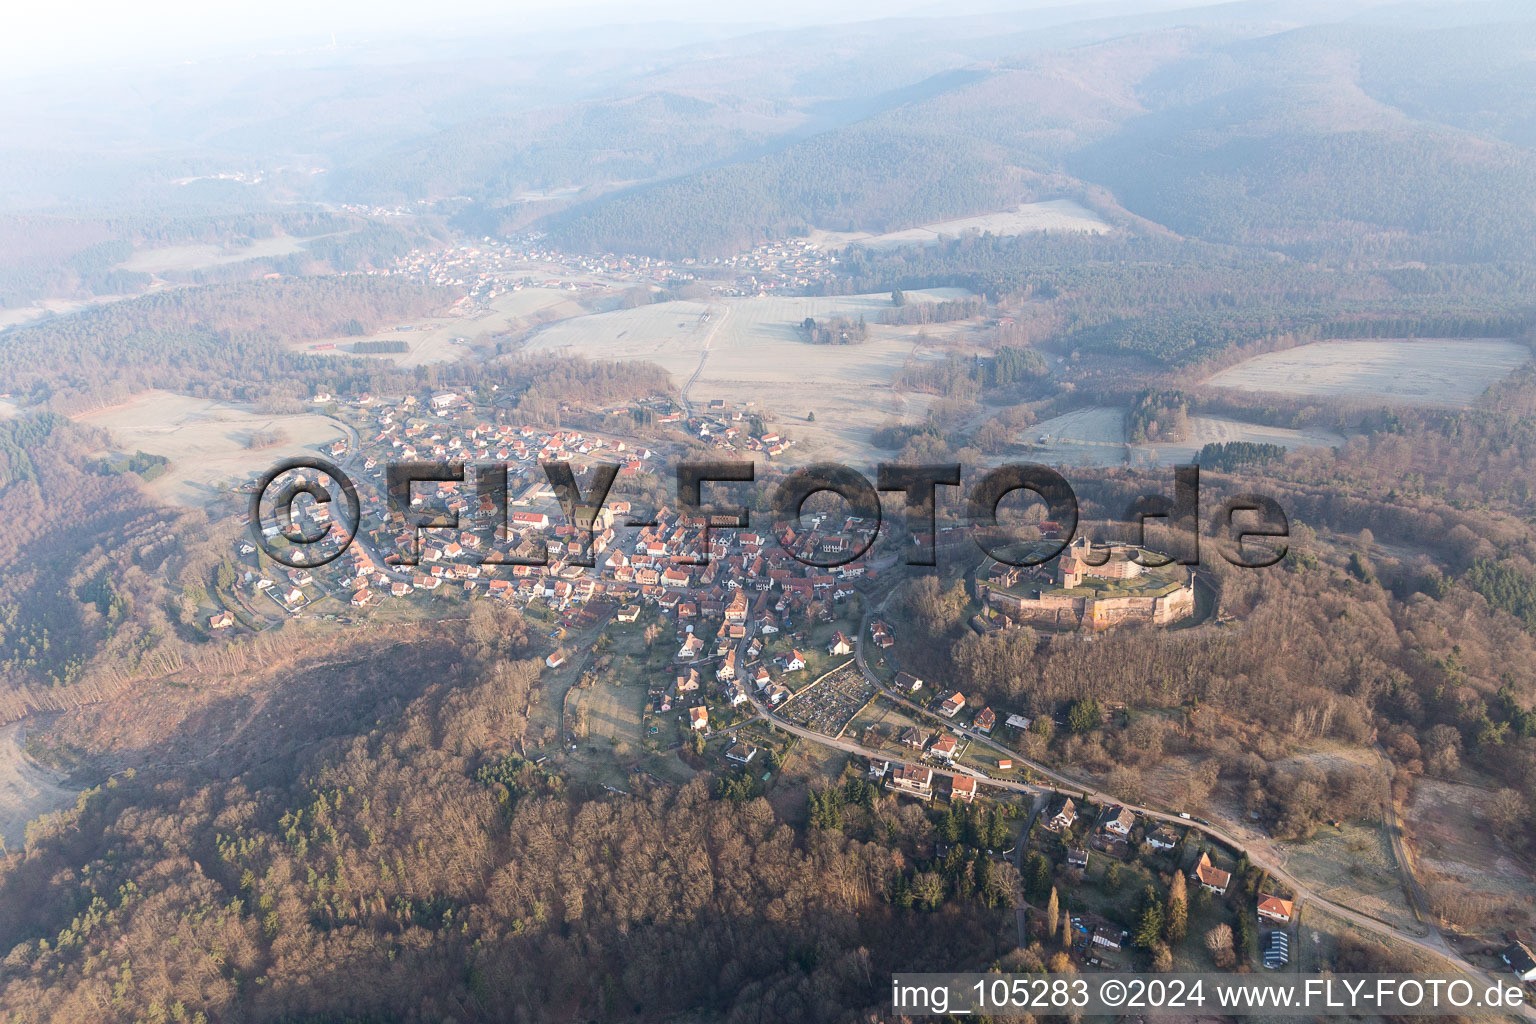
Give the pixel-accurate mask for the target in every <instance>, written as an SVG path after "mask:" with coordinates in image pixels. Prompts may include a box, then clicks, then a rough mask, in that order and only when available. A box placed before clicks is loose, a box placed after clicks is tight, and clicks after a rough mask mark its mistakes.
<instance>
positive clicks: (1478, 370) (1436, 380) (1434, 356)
mask: <svg viewBox="0 0 1536 1024" xmlns="http://www.w3.org/2000/svg"><path fill="white" fill-rule="evenodd" d="M1530 358H1531V353H1530V350H1529V349H1527V348H1526V347H1525V346H1524V345H1519V344H1517V343H1515V342H1513V341H1506V340H1503V339H1499V338H1421V339H1415V340H1405V339H1397V340H1383V341H1320V342H1314V343H1313V344H1310V345H1302V346H1300V347H1298V348H1293V349H1288V350H1286V351H1284V352H1266V353H1265V354H1263V355H1259V356H1254V357H1253V358H1252V359H1246V360H1244V361H1243V362H1241V363H1238V364H1237V365H1236V366H1232V367H1228V368H1227V369H1225V370H1222V371H1221V372H1219V373H1217V374H1215V375H1213V376H1211V377H1208V378H1206V380H1205V381H1203V382H1202V383H1204V384H1206V385H1208V386H1210V387H1218V388H1232V389H1234V390H1237V391H1249V392H1254V391H1257V392H1274V393H1277V394H1287V395H1308V396H1316V397H1318V398H1333V399H1349V398H1357V399H1373V400H1386V401H1389V402H1400V403H1404V404H1409V405H1438V406H1450V407H1464V406H1469V405H1471V404H1472V403H1473V402H1474V401H1476V399H1477V398H1478V396H1480V395H1481V394H1482V393H1483V392H1484V391H1486V390H1488V387H1489V385H1491V384H1493V383H1494V382H1495V381H1498V380H1501V379H1502V378H1504V377H1505V376H1507V375H1508V374H1509V373H1510V372H1512V371H1513V370H1514V369H1515V368H1516V367H1518V366H1520V365H1522V364H1524V363H1526V362H1528V361H1529V360H1530Z"/></svg>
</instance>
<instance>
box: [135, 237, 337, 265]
mask: <svg viewBox="0 0 1536 1024" xmlns="http://www.w3.org/2000/svg"><path fill="white" fill-rule="evenodd" d="M306 241H307V239H303V238H295V237H293V236H292V235H273V236H272V237H271V238H257V239H254V240H253V241H252V242H251V244H250V245H216V244H213V243H204V244H196V245H167V246H163V247H161V248H158V249H140V250H139V251H138V252H135V253H134V254H133V255H132V256H130V257H128V258H127V259H126V260H124V261H123V262H121V263H119V264H118V267H119V269H122V270H132V271H137V272H138V273H141V274H163V273H166V272H167V271H172V270H200V269H202V268H204V267H217V266H222V265H223V264H226V263H243V262H245V261H246V260H259V259H266V258H268V257H271V256H290V255H292V254H293V253H296V252H299V251H301V250H302V249H303V248H304V243H305V242H306Z"/></svg>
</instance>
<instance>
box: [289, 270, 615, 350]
mask: <svg viewBox="0 0 1536 1024" xmlns="http://www.w3.org/2000/svg"><path fill="white" fill-rule="evenodd" d="M585 313H586V310H585V309H584V308H582V306H581V305H580V304H579V303H578V302H576V300H575V299H573V298H572V297H571V293H570V292H568V291H565V290H564V289H562V288H523V289H521V290H519V291H515V292H507V293H506V294H504V295H498V296H496V297H495V298H494V299H492V300H491V301H490V308H489V309H473V310H471V311H470V312H468V313H466V314H464V315H454V316H446V315H445V316H430V317H423V318H422V319H420V320H412V321H405V322H401V323H390V324H385V325H384V326H383V327H381V328H380V329H379V330H377V331H374V332H373V333H372V334H368V335H365V336H363V337H360V338H324V339H321V340H320V341H312V340H306V341H302V342H295V343H294V344H293V345H292V346H291V347H293V348H295V349H299V350H309V351H313V350H314V346H315V345H317V344H327V343H328V344H332V345H335V346H336V347H335V348H334V349H326V350H321V351H319V352H316V354H317V355H345V354H348V353H350V352H351V348H352V345H353V344H354V343H355V342H359V341H403V342H405V343H406V345H408V346H410V347H409V348H408V349H407V350H406V351H405V352H373V353H356V354H359V355H366V356H367V357H368V358H370V359H387V360H389V361H390V362H392V363H394V364H395V365H396V366H426V365H429V364H431V363H447V362H452V361H453V360H455V359H462V358H464V357H465V356H466V355H468V354H469V353H470V352H471V351H472V350H473V348H474V347H475V346H476V345H482V344H485V343H487V342H489V341H490V340H491V339H492V338H493V337H494V336H495V335H498V334H507V333H511V332H516V331H522V330H526V329H528V328H530V327H534V326H536V325H537V324H538V323H539V321H540V320H541V319H547V318H553V317H580V316H582V315H583V314H585ZM399 326H409V327H410V328H411V329H410V330H409V331H397V330H395V328H396V327H399ZM455 338H463V339H464V342H463V343H462V344H455V342H454V339H455Z"/></svg>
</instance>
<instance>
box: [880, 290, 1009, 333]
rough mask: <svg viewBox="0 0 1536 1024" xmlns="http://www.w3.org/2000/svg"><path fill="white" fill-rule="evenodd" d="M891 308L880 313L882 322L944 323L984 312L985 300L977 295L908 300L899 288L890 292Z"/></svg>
mask: <svg viewBox="0 0 1536 1024" xmlns="http://www.w3.org/2000/svg"><path fill="white" fill-rule="evenodd" d="M891 305H892V307H893V308H891V309H888V310H886V311H885V312H884V313H881V314H880V322H881V323H883V324H895V325H907V324H944V323H950V322H951V321H954V320H969V319H970V318H971V317H973V316H980V315H981V314H982V313H984V312H986V309H987V303H986V300H985V299H983V298H982V297H980V296H978V295H973V296H971V297H970V298H966V299H945V300H943V301H942V302H909V301H907V297H906V293H905V292H903V291H902V290H901V289H900V288H898V289H896V290H895V291H893V292H892V293H891Z"/></svg>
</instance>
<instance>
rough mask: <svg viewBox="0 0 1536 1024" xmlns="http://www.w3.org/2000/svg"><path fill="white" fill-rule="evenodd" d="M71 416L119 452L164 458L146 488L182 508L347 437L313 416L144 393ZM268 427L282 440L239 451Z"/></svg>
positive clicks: (165, 393) (332, 422)
mask: <svg viewBox="0 0 1536 1024" xmlns="http://www.w3.org/2000/svg"><path fill="white" fill-rule="evenodd" d="M75 419H76V420H78V421H79V422H81V423H89V424H90V425H91V426H93V427H101V428H102V429H104V430H106V431H108V432H109V433H111V435H112V437H113V439H114V440H115V442H116V443H117V445H118V447H120V448H121V449H122V450H124V451H127V452H135V451H145V452H149V453H150V454H151V455H163V456H165V457H166V458H168V459H170V460H171V464H170V465H169V466H167V467H166V469H165V471H164V472H163V473H161V475H160V476H158V477H156V478H155V479H154V480H153V481H151V482H150V483H149V484H148V485H147V486H148V487H149V490H150V491H151V492H152V493H154V494H155V495H156V496H158V497H159V498H160V499H161V500H163V501H166V502H169V503H171V504H175V505H190V506H199V505H202V504H205V503H206V502H207V501H208V500H209V499H211V498H212V497H213V496H214V489H215V487H216V485H218V484H220V483H223V482H225V481H229V480H234V479H244V478H246V477H251V476H255V475H256V474H258V473H260V472H262V471H264V470H266V469H267V468H268V467H270V466H272V465H273V464H274V463H276V462H277V461H278V460H279V459H284V458H288V457H291V456H296V455H313V454H314V447H315V446H317V445H321V444H325V443H328V442H330V441H334V440H337V439H338V438H344V437H346V436H347V430H346V429H345V428H344V427H343V426H342V425H341V424H340V423H338V422H336V421H335V420H332V419H329V418H328V417H325V416H321V415H318V414H316V413H298V414H295V415H288V416H273V415H270V414H268V413H260V412H256V411H255V410H254V409H251V408H249V407H248V406H243V405H236V404H234V403H232V402H214V401H209V400H208V399H203V398H192V397H190V396H188V395H177V394H173V393H171V392H168V391H146V392H145V393H144V394H141V395H136V396H135V397H134V398H133V399H132V400H131V401H129V402H127V403H125V404H123V405H115V406H113V407H112V408H110V409H100V410H97V411H95V412H90V413H85V414H84V415H80V416H76V417H75ZM270 430H281V431H282V432H283V433H284V434H286V435H287V437H288V440H287V441H285V442H284V443H283V444H279V445H273V446H272V447H270V448H261V449H249V448H246V446H245V445H246V442H247V441H248V440H249V439H250V437H251V435H252V434H254V433H257V432H258V431H270Z"/></svg>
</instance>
